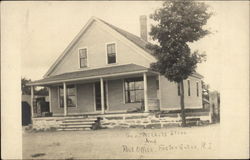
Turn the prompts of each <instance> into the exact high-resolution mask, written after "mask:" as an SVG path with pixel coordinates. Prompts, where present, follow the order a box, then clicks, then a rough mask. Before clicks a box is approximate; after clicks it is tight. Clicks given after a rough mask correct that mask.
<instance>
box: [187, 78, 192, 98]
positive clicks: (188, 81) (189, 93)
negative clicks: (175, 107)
mask: <svg viewBox="0 0 250 160" xmlns="http://www.w3.org/2000/svg"><path fill="white" fill-rule="evenodd" d="M187 83H188V96H190V95H191V92H190V80H187Z"/></svg>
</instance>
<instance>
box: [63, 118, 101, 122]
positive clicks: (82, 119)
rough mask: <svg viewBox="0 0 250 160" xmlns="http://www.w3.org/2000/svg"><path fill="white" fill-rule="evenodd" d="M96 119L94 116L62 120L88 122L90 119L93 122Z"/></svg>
mask: <svg viewBox="0 0 250 160" xmlns="http://www.w3.org/2000/svg"><path fill="white" fill-rule="evenodd" d="M96 120H97V119H96V118H91V119H90V118H86V119H85V118H77V119H73V118H72V119H64V120H63V122H90V121H92V122H94V121H96Z"/></svg>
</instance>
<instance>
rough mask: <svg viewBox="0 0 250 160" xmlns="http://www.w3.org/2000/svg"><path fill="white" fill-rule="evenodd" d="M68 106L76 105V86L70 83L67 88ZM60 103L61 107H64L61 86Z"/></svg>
mask: <svg viewBox="0 0 250 160" xmlns="http://www.w3.org/2000/svg"><path fill="white" fill-rule="evenodd" d="M66 99H67V107H76V102H77V99H76V86H75V85H68V86H67V90H66ZM59 105H60V108H63V107H64V95H63V87H62V86H59Z"/></svg>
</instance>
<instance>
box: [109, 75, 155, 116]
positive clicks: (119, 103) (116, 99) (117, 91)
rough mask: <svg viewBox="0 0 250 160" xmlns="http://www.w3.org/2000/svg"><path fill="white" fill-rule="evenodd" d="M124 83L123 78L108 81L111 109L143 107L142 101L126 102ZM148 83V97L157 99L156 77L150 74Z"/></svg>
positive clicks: (120, 109)
mask: <svg viewBox="0 0 250 160" xmlns="http://www.w3.org/2000/svg"><path fill="white" fill-rule="evenodd" d="M123 85H124V82H123V79H118V80H109V81H108V106H109V111H122V110H128V109H133V108H141V103H125V99H124V98H125V96H124V94H125V93H124V90H123ZM147 85H148V98H149V99H156V98H157V85H156V77H155V76H148V77H147Z"/></svg>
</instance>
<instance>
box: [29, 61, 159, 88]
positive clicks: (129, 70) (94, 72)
mask: <svg viewBox="0 0 250 160" xmlns="http://www.w3.org/2000/svg"><path fill="white" fill-rule="evenodd" d="M143 72H151V73H156V72H154V71H152V70H150V69H149V68H146V67H143V66H140V65H136V64H126V65H119V66H112V67H105V68H97V69H90V70H83V71H76V72H68V73H63V74H60V75H55V76H50V77H46V78H44V79H41V80H36V81H32V82H30V83H28V84H27V85H29V86H32V85H48V84H55V83H60V82H72V81H77V80H87V79H94V78H101V77H103V78H105V77H112V76H119V75H126V74H134V73H143Z"/></svg>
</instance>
